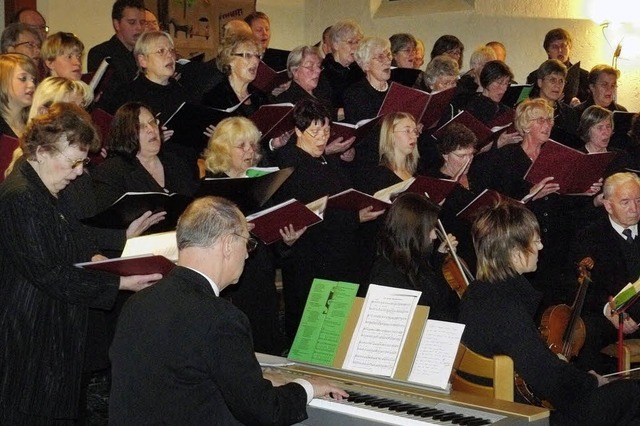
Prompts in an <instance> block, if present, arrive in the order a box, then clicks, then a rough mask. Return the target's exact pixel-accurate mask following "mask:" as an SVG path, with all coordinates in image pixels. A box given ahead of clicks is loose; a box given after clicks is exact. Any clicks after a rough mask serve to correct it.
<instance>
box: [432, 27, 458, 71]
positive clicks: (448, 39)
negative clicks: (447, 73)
mask: <svg viewBox="0 0 640 426" xmlns="http://www.w3.org/2000/svg"><path fill="white" fill-rule="evenodd" d="M439 55H447V56H450V57H452V58H453V59H455V60H456V61H457V62H458V68H462V59H463V58H464V44H462V42H461V41H460V39H458V37H456V36H454V35H450V34H445V35H443V36H440V37H438V39H437V40H436V41H435V42H434V43H433V47H432V48H431V59H433V58H435V57H436V56H439Z"/></svg>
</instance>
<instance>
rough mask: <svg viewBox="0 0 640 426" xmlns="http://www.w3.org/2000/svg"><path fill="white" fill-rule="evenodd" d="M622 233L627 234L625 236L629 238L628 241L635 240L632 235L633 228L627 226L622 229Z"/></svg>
mask: <svg viewBox="0 0 640 426" xmlns="http://www.w3.org/2000/svg"><path fill="white" fill-rule="evenodd" d="M622 235H624V236H625V238H626V239H627V242H628V243H632V242H633V237H632V236H631V229H629V228H627V229H625V230H623V231H622Z"/></svg>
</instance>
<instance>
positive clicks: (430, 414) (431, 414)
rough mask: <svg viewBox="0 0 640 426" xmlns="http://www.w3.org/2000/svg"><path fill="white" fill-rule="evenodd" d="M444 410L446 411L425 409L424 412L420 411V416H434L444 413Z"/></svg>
mask: <svg viewBox="0 0 640 426" xmlns="http://www.w3.org/2000/svg"><path fill="white" fill-rule="evenodd" d="M444 412H445V411H444V410H433V411H432V410H430V411H424V412H422V413H420V417H433V416H436V415H438V414H442V413H444Z"/></svg>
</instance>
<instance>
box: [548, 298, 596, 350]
mask: <svg viewBox="0 0 640 426" xmlns="http://www.w3.org/2000/svg"><path fill="white" fill-rule="evenodd" d="M574 312H575V311H574V309H573V308H571V307H570V306H567V305H555V306H550V307H549V308H547V310H546V311H545V312H544V314H543V315H542V320H541V321H540V328H539V330H540V334H542V337H543V338H544V340H545V341H546V342H547V346H548V347H549V349H551V351H552V352H553V353H555V354H557V355H561V356H562V357H564V358H565V359H566V360H567V361H568V360H570V359H571V358H573V357H574V356H577V355H578V352H580V349H582V346H583V345H584V340H585V337H586V334H587V330H586V327H585V325H584V321H582V318H580V317H579V316H578V317H577V318H572V316H573V315H574ZM572 319H573V320H575V325H573V329H572V332H571V333H567V331H568V330H569V328H568V327H570V326H571V322H572ZM567 335H570V337H569V338H568V340H566V341H565V338H566V336H567Z"/></svg>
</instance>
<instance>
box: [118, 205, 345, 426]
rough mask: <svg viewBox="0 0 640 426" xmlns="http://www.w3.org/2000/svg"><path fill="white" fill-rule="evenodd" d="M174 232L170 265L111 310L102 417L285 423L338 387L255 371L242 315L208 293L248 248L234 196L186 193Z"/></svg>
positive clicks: (138, 421) (231, 274) (336, 393)
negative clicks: (174, 256)
mask: <svg viewBox="0 0 640 426" xmlns="http://www.w3.org/2000/svg"><path fill="white" fill-rule="evenodd" d="M176 234H177V240H178V250H179V257H178V266H176V267H175V269H174V270H173V271H172V272H171V273H170V274H169V275H167V276H166V277H165V278H164V279H162V280H161V281H159V282H158V283H157V284H156V285H155V286H153V288H154V290H153V291H148V292H143V293H141V294H140V297H136V296H134V297H131V298H130V299H129V300H128V301H127V303H126V305H125V307H124V309H123V310H122V313H121V315H120V319H119V322H118V328H117V331H116V336H115V338H114V341H113V345H112V347H111V351H110V355H111V360H112V372H113V384H112V389H111V397H110V402H109V423H110V424H113V425H126V424H131V425H134V424H135V425H142V424H160V423H162V424H180V425H200V424H202V425H204V424H214V423H215V424H220V425H232V424H233V425H235V424H279V425H284V424H293V423H297V422H300V421H302V420H304V419H305V418H306V404H307V403H308V402H310V401H311V399H312V398H313V397H315V396H324V395H332V396H333V397H335V398H339V399H340V398H342V397H345V396H347V394H346V393H345V392H344V391H343V390H341V389H339V388H337V387H335V386H334V385H332V384H330V383H328V382H327V381H324V380H323V379H318V378H305V379H300V378H298V379H294V380H291V379H288V378H285V377H283V376H279V375H270V377H269V380H267V379H265V378H263V374H262V371H261V369H260V365H259V364H258V361H257V360H256V357H255V355H254V352H253V344H252V341H251V329H250V327H249V321H248V320H247V317H246V316H245V315H244V314H243V313H242V312H241V311H240V310H238V309H237V308H236V307H235V306H233V305H232V304H231V303H229V302H228V301H226V300H225V299H221V298H219V297H218V295H219V294H220V291H221V290H222V289H224V288H225V287H227V286H228V285H230V284H234V283H236V282H237V281H238V279H239V277H240V275H241V274H242V270H243V267H244V261H245V259H246V258H247V256H248V252H249V251H250V250H251V249H252V248H255V241H254V240H253V239H252V238H251V237H250V236H249V231H248V229H247V223H246V221H245V219H244V217H243V215H242V213H241V212H240V210H238V209H237V207H236V206H235V205H234V204H232V203H231V202H229V201H227V200H225V199H222V198H216V197H205V198H200V199H198V200H196V201H195V202H193V203H192V204H191V205H190V206H189V207H188V208H187V210H186V211H185V212H184V213H183V214H182V216H181V217H180V220H179V222H178V227H177V231H176Z"/></svg>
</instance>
